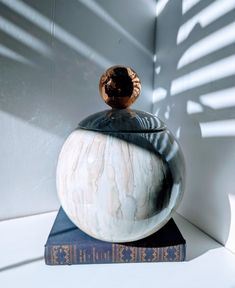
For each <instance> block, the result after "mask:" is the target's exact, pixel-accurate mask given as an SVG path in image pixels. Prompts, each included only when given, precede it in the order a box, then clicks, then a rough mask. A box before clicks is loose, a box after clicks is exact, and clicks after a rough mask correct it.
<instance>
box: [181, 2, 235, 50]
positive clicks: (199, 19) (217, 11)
mask: <svg viewBox="0 0 235 288" xmlns="http://www.w3.org/2000/svg"><path fill="white" fill-rule="evenodd" d="M234 8H235V1H234V0H217V1H214V2H213V3H212V4H211V5H209V6H208V7H206V8H205V9H203V10H202V11H200V12H199V13H198V14H196V15H195V16H194V17H192V18H191V19H190V20H188V21H187V22H186V23H184V24H183V25H182V26H181V27H180V29H179V32H178V35H177V44H180V43H182V42H183V41H184V40H186V39H187V38H188V36H189V34H190V33H191V32H192V30H193V28H194V27H195V26H196V24H200V26H201V27H202V28H205V27H206V26H207V25H209V24H211V23H212V22H214V21H215V20H217V19H218V18H220V17H221V16H223V15H225V14H226V13H228V12H229V11H231V10H232V9H234Z"/></svg>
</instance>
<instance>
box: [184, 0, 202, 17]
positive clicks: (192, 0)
mask: <svg viewBox="0 0 235 288" xmlns="http://www.w3.org/2000/svg"><path fill="white" fill-rule="evenodd" d="M200 1H201V0H183V3H182V12H183V14H185V13H186V12H188V11H189V10H190V9H191V8H193V6H195V5H196V4H197V3H199V2H200Z"/></svg>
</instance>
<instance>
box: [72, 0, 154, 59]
mask: <svg viewBox="0 0 235 288" xmlns="http://www.w3.org/2000/svg"><path fill="white" fill-rule="evenodd" d="M78 1H79V2H81V3H82V4H83V5H84V6H86V7H87V8H88V9H90V10H91V11H92V12H93V13H94V14H96V15H97V16H99V17H100V18H101V19H102V20H103V21H105V22H106V23H107V24H108V25H109V26H110V27H112V28H114V29H115V30H117V31H118V32H119V33H121V34H122V35H123V36H124V37H125V38H127V39H128V40H129V41H130V42H131V43H132V44H134V45H135V46H136V47H137V48H139V49H140V50H141V51H142V52H143V53H145V54H146V55H147V56H148V57H150V58H153V53H151V52H150V51H149V50H148V49H147V48H146V47H144V46H143V45H142V44H141V43H140V42H139V41H138V40H136V38H135V37H133V36H132V35H131V34H130V33H129V32H128V31H127V30H126V29H124V28H123V27H122V26H121V25H120V24H119V23H118V22H117V21H116V20H115V19H113V18H112V17H111V16H110V14H109V13H108V12H107V11H105V10H104V9H103V8H102V7H101V6H100V5H99V4H98V3H97V2H95V1H94V0H78Z"/></svg>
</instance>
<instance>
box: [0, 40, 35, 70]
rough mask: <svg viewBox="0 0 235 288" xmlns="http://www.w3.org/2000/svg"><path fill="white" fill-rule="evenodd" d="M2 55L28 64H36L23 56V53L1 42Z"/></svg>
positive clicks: (0, 53)
mask: <svg viewBox="0 0 235 288" xmlns="http://www.w3.org/2000/svg"><path fill="white" fill-rule="evenodd" d="M0 55H1V56H3V57H6V58H9V59H11V60H13V61H17V62H20V63H23V64H26V65H30V66H34V64H33V63H32V62H31V61H29V60H28V59H26V58H25V57H23V56H22V55H20V54H18V53H16V52H15V51H13V50H11V49H9V48H8V47H5V46H3V45H2V44H0Z"/></svg>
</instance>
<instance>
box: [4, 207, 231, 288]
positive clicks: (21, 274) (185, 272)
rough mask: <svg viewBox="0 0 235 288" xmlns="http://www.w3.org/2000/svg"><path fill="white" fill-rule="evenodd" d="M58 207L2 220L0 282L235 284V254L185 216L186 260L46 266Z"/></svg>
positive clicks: (180, 221) (30, 287)
mask: <svg viewBox="0 0 235 288" xmlns="http://www.w3.org/2000/svg"><path fill="white" fill-rule="evenodd" d="M55 216H56V212H52V213H46V214H41V215H37V216H30V217H24V218H19V219H14V220H8V221H3V222H0V231H1V237H0V247H1V248H0V249H1V257H0V267H1V268H0V287H4V288H5V287H6V288H8V287H9V288H13V287H20V288H21V287H22V288H23V287H24V288H37V287H38V288H39V287H40V288H47V287H53V288H54V287H58V288H60V287H63V288H64V287H68V288H73V287H76V288H77V287H82V288H83V287H84V288H89V287H102V288H105V287H112V288H116V287H118V288H125V287H128V288H130V287H141V288H142V287H148V288H150V287H154V288H155V287H167V288H168V287H181V288H182V287H183V288H184V287H187V288H188V287H190V288H194V287H195V288H196V287H197V288H198V287H200V288H203V287H213V288H217V287H218V288H235V255H234V254H232V253H231V252H230V251H228V250H227V249H225V248H224V247H222V246H221V245H220V244H218V243H217V242H215V241H214V240H213V239H211V238H210V237H208V236H207V235H206V234H205V233H203V232H201V231H200V230H198V229H197V228H196V227H195V226H193V225H192V224H190V223H189V222H188V221H187V220H185V219H184V218H182V217H181V216H180V215H178V214H175V216H174V219H175V221H176V223H177V225H178V227H179V228H180V230H181V232H182V234H183V236H184V237H185V239H186V241H187V260H186V261H185V262H179V263H137V264H104V265H94V264H93V265H74V266H46V265H45V264H44V261H43V248H44V244H45V242H46V238H47V236H48V233H49V231H50V228H51V225H52V223H53V221H54V219H55Z"/></svg>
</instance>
